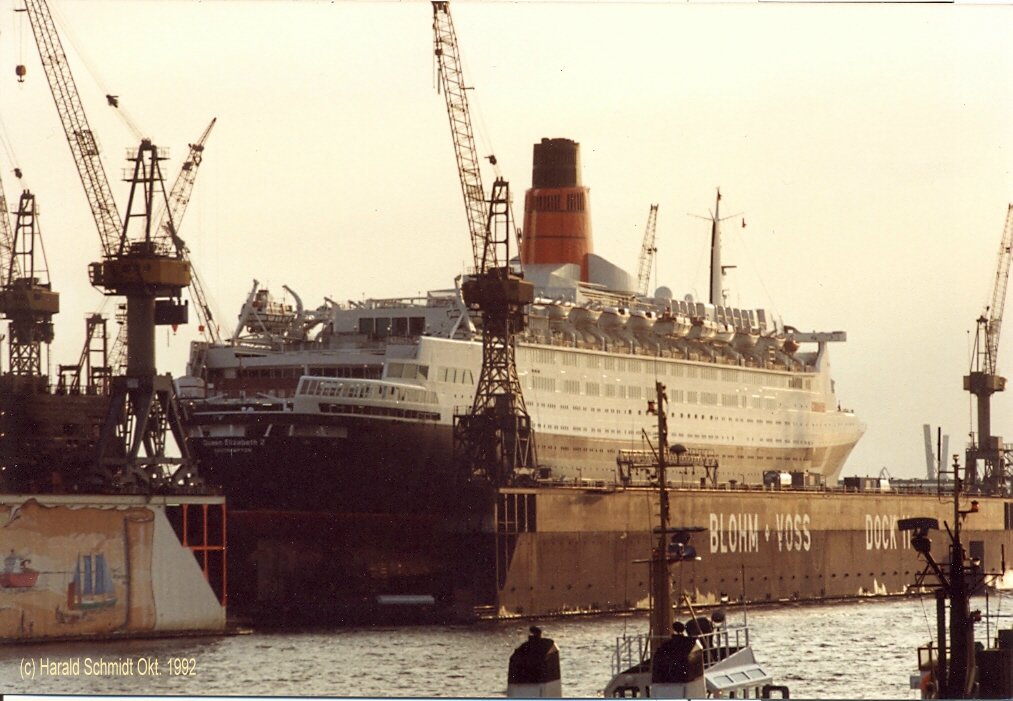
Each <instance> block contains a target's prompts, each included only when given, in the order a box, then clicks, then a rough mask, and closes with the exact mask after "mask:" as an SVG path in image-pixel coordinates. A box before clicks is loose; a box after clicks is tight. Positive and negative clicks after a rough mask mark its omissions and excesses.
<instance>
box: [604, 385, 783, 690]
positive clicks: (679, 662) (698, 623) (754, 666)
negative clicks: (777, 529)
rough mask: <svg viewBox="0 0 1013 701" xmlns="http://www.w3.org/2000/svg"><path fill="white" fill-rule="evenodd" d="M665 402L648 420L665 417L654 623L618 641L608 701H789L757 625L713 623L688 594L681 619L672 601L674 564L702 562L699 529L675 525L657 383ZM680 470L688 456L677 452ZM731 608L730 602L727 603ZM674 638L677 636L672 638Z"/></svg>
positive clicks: (719, 615) (662, 437) (720, 616)
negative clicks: (757, 650)
mask: <svg viewBox="0 0 1013 701" xmlns="http://www.w3.org/2000/svg"><path fill="white" fill-rule="evenodd" d="M655 389H656V393H657V399H656V400H655V401H649V402H648V413H653V414H656V415H657V417H658V450H657V455H656V458H657V459H656V462H655V464H654V467H656V469H657V481H658V488H659V496H660V504H661V517H660V519H659V521H660V525H659V526H658V527H657V528H655V529H654V533H655V534H656V535H657V536H658V541H657V545H656V546H655V548H654V549H653V552H652V554H651V559H650V560H642V561H641V562H647V563H649V564H650V567H651V573H650V574H651V594H652V606H651V619H650V630H649V632H648V634H647V635H646V636H644V635H635V636H628V635H623V637H621V638H618V639H617V640H616V648H615V653H614V654H613V657H612V679H611V681H610V682H609V683H608V686H606V687H605V691H604V696H605V697H606V698H632V697H639V698H643V697H651V698H681V699H689V698H705V697H706V698H771V694H772V693H777V694H779V696H780V698H788V696H789V693H788V688H787V687H785V686H776V685H774V684H773V678H772V677H771V675H770V674H768V673H767V672H766V671H765V670H764V669H763V667H762V665H760V663H759V662H757V660H756V656H755V655H754V654H753V649H752V647H750V644H749V626H748V623H747V622H746V621H745V620H743V622H742V623H741V624H732V623H729V622H728V621H727V617H726V614H725V608H724V606H722V608H721V609H719V610H717V611H715V612H714V614H713V615H712V616H711V617H710V618H707V617H703V616H697V614H696V611H694V610H693V605H692V602H691V601H690V599H689V597H688V596H686V595H685V594H684V595H682V597H681V599H680V603H685V605H686V607H687V609H688V611H689V613H690V618H689V620H687V621H686V622H685V623H683V622H680V621H676V620H674V612H673V607H672V596H671V586H672V585H671V582H672V580H671V574H670V566H671V564H672V563H680V562H686V561H691V560H698V559H700V558H699V557H697V554H696V549H695V548H694V547H693V545H691V544H690V538H691V536H692V534H693V533H698V532H701V531H703V530H705V529H704V528H701V527H699V526H675V527H673V526H671V525H670V519H669V499H668V482H667V478H666V474H665V468H666V467H667V466H668V422H667V415H668V396H667V394H666V391H665V386H664V385H663V384H662V383H660V382H656V383H655ZM672 452H674V453H675V455H676V461H677V464H678V463H679V461H680V460H681V458H682V456H683V455H685V454H686V449H685V448H684V447H683V446H681V445H676V446H673V447H672ZM722 603H723V604H724V603H727V597H722ZM669 632H671V637H667V638H666V637H665V636H666V635H667V634H668V633H669Z"/></svg>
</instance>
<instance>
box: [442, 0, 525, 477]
mask: <svg viewBox="0 0 1013 701" xmlns="http://www.w3.org/2000/svg"><path fill="white" fill-rule="evenodd" d="M433 35H434V53H435V56H436V62H437V66H438V69H439V80H440V82H439V86H440V87H441V88H442V91H443V95H444V98H445V101H446V108H447V115H448V117H449V119H450V133H451V136H452V138H453V142H454V153H455V156H456V159H457V170H458V177H459V179H460V182H461V191H462V193H463V195H464V204H465V210H466V212H467V217H468V228H469V232H470V236H471V247H472V256H473V263H474V272H473V274H471V275H469V276H467V277H466V279H465V280H464V282H463V283H462V285H461V292H462V294H463V296H464V302H465V304H466V305H468V307H469V309H472V310H476V311H477V312H478V313H479V315H480V316H481V320H482V370H481V373H480V375H479V379H478V384H477V386H476V389H475V399H474V402H473V403H472V405H471V408H470V410H468V411H467V412H466V413H459V414H455V416H454V455H455V457H456V459H457V461H458V462H459V464H460V465H461V466H462V469H463V470H464V471H465V473H466V474H467V475H468V476H469V477H479V478H485V479H487V480H488V481H489V482H490V483H492V484H493V485H495V486H499V485H503V484H507V483H509V482H511V481H514V480H516V479H518V478H524V477H528V478H530V477H531V476H532V475H533V474H534V469H535V466H536V465H537V459H536V451H535V435H534V431H533V430H532V428H531V417H530V415H529V414H528V411H527V407H526V406H525V404H524V395H523V392H522V388H521V383H520V378H519V377H518V374H517V358H516V347H515V343H514V340H515V337H516V335H517V334H518V333H519V332H521V331H523V330H524V326H525V324H526V316H525V306H526V305H528V304H531V303H532V302H533V301H534V285H532V284H531V283H530V282H528V281H527V280H524V279H523V276H522V275H519V274H517V273H514V272H513V271H512V270H511V269H510V238H511V236H512V235H513V233H514V232H513V226H512V222H511V217H510V186H509V184H508V183H507V182H506V181H505V180H503V179H502V178H497V179H496V181H495V183H493V187H492V192H491V195H490V197H489V199H488V200H486V197H485V192H484V190H483V187H482V179H481V173H480V172H479V167H478V166H479V158H478V152H477V151H476V149H475V138H474V132H473V131H472V127H471V114H470V111H469V108H468V98H467V93H466V87H465V84H464V76H463V73H462V70H461V60H460V50H459V47H458V43H457V35H456V33H455V31H454V22H453V19H452V18H451V15H450V3H449V2H446V1H445V0H434V2H433ZM490 161H491V162H493V163H495V158H494V157H490Z"/></svg>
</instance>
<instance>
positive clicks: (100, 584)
mask: <svg viewBox="0 0 1013 701" xmlns="http://www.w3.org/2000/svg"><path fill="white" fill-rule="evenodd" d="M115 605H116V590H115V588H114V585H113V578H112V574H111V572H110V570H109V565H108V564H107V563H106V558H105V555H103V554H102V553H95V554H94V555H78V558H77V564H76V565H75V566H74V578H73V579H71V580H70V584H68V585H67V608H68V609H69V610H71V611H94V610H96V609H105V608H109V607H111V606H115Z"/></svg>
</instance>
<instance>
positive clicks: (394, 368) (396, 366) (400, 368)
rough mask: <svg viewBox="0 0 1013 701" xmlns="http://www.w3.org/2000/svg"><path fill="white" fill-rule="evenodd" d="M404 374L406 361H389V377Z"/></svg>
mask: <svg viewBox="0 0 1013 701" xmlns="http://www.w3.org/2000/svg"><path fill="white" fill-rule="evenodd" d="M402 376H404V363H387V377H402Z"/></svg>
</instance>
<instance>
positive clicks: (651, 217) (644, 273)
mask: <svg viewBox="0 0 1013 701" xmlns="http://www.w3.org/2000/svg"><path fill="white" fill-rule="evenodd" d="M657 223H658V205H656V204H652V205H651V211H650V213H649V214H648V215H647V228H646V229H644V243H643V245H642V246H641V247H640V270H639V272H638V273H637V291H638V292H640V294H642V295H646V294H647V291H648V290H647V288H648V287H649V286H650V282H651V261H652V260H654V254H655V253H657V251H658V249H657V248H655V247H654V230H655V227H656V226H657Z"/></svg>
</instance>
